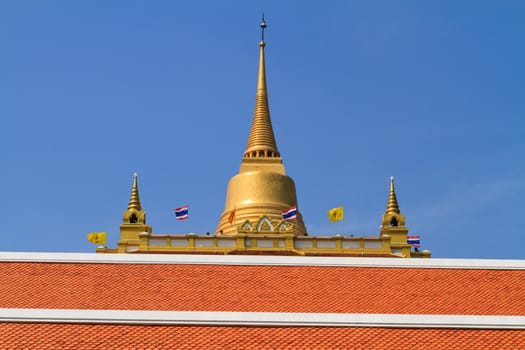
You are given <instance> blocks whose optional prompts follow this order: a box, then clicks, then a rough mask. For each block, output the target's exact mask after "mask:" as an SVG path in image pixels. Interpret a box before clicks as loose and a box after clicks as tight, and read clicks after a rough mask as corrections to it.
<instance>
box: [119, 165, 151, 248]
mask: <svg viewBox="0 0 525 350" xmlns="http://www.w3.org/2000/svg"><path fill="white" fill-rule="evenodd" d="M144 232H147V233H151V226H149V225H146V212H145V211H144V210H142V206H141V204H140V198H139V186H138V174H137V173H135V174H133V186H132V187H131V196H130V198H129V203H128V209H127V210H126V211H124V215H123V216H122V224H121V225H120V240H119V241H118V251H119V253H124V252H129V251H133V249H136V246H138V245H139V244H140V234H141V233H144Z"/></svg>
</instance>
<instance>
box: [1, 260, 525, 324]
mask: <svg viewBox="0 0 525 350" xmlns="http://www.w3.org/2000/svg"><path fill="white" fill-rule="evenodd" d="M0 264H1V267H0V281H2V283H0V307H1V308H66V309H118V310H179V311H191V310H194V311H260V312H318V313H325V312H329V313H396V314H451V315H453V314H464V315H516V316H519V315H525V270H489V269H485V270H484V269H477V270H470V269H445V268H414V269H409V268H388V267H330V266H259V265H257V266H231V265H185V264H95V263H37V262H34V263H20V262H2V263H0Z"/></svg>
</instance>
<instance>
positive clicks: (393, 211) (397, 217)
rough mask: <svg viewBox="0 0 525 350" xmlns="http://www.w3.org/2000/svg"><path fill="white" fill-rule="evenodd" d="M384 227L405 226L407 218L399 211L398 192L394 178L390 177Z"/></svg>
mask: <svg viewBox="0 0 525 350" xmlns="http://www.w3.org/2000/svg"><path fill="white" fill-rule="evenodd" d="M382 224H383V227H389V226H390V227H397V226H405V216H404V215H403V214H401V211H400V210H399V204H398V203H397V197H396V191H395V188H394V177H393V176H391V177H390V193H389V194H388V201H387V203H386V211H385V215H383V222H382Z"/></svg>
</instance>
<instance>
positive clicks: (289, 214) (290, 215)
mask: <svg viewBox="0 0 525 350" xmlns="http://www.w3.org/2000/svg"><path fill="white" fill-rule="evenodd" d="M281 215H282V216H283V219H284V220H295V219H297V206H296V205H294V206H293V207H291V208H290V209H286V210H283V211H282V212H281Z"/></svg>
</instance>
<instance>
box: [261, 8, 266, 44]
mask: <svg viewBox="0 0 525 350" xmlns="http://www.w3.org/2000/svg"><path fill="white" fill-rule="evenodd" d="M265 28H266V21H265V20H264V12H263V14H262V22H261V41H264V29H265Z"/></svg>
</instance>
